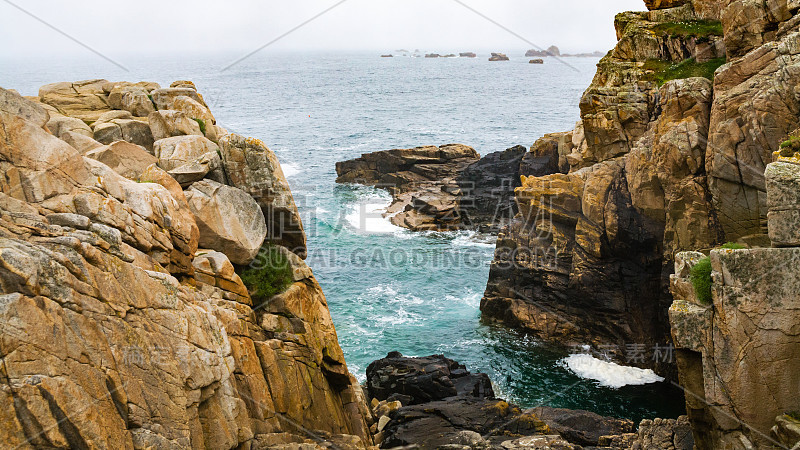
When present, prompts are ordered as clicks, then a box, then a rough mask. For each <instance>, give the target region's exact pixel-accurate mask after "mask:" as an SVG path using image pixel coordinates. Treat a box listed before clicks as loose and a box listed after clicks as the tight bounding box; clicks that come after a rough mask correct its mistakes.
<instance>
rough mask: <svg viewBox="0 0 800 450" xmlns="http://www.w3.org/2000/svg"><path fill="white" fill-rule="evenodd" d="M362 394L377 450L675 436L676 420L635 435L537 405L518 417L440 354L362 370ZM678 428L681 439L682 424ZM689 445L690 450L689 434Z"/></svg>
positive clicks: (396, 356) (581, 414)
mask: <svg viewBox="0 0 800 450" xmlns="http://www.w3.org/2000/svg"><path fill="white" fill-rule="evenodd" d="M367 393H368V394H369V396H370V397H372V402H371V405H372V410H373V414H374V416H375V418H376V421H375V424H374V425H373V432H375V433H376V439H377V441H378V442H379V443H381V446H382V447H383V448H392V447H395V446H400V445H418V446H420V448H442V447H440V446H444V445H447V446H450V447H448V448H481V449H495V448H497V449H516V448H553V449H557V448H564V449H572V448H583V447H582V446H591V447H596V446H599V445H601V442H605V443H608V444H609V447H610V443H611V442H612V441H616V442H617V443H621V442H625V443H629V444H630V445H631V446H632V445H633V443H634V442H637V441H638V442H647V443H648V445H649V444H651V443H656V442H661V441H663V440H665V439H666V438H667V436H669V439H670V440H672V437H673V436H677V435H679V434H680V431H679V428H680V427H676V426H675V423H676V421H675V420H671V421H670V420H661V419H656V420H655V421H643V422H642V425H641V426H640V429H639V433H638V435H637V434H636V433H635V432H634V431H635V430H634V426H633V422H631V421H630V420H626V419H614V418H611V417H603V416H600V415H597V414H595V413H592V412H589V411H581V410H568V409H560V408H550V407H542V406H540V407H535V408H530V409H527V410H523V409H522V408H520V407H519V406H517V405H514V404H512V403H508V402H506V401H504V400H502V399H497V398H495V397H494V392H493V391H492V388H491V385H490V383H489V379H488V377H487V376H486V375H485V374H471V373H469V372H468V371H467V370H466V368H465V367H464V366H463V365H460V364H458V363H457V362H455V361H453V360H450V359H447V358H445V357H444V356H442V355H435V356H428V357H404V356H403V355H401V354H400V353H398V352H392V353H390V354H389V355H388V356H387V357H386V358H383V359H380V360H377V361H374V362H373V363H371V364H370V365H369V367H368V368H367ZM654 422H655V423H654ZM679 422H680V421H679ZM680 423H682V424H683V428H680V430H683V431H684V435H685V434H686V431H687V430H688V421H687V420H686V419H685V418H684V419H683V421H682V422H680ZM640 436H641V437H640ZM654 436H656V437H655V438H654ZM685 437H686V436H684V438H685ZM689 438H690V439H689V441H688V442H689V447H688V449H691V433H690V432H689ZM684 440H685V439H684ZM531 446H532V447H531ZM537 446H538V447H537ZM615 448H631V447H622V446H619V445H618V446H616V447H615ZM633 448H637V447H633ZM638 448H657V447H652V446H645V447H638ZM662 448H668V447H662ZM675 448H680V449H684V448H687V447H685V446H680V447H675ZM688 449H687V450H688Z"/></svg>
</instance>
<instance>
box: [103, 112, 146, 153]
mask: <svg viewBox="0 0 800 450" xmlns="http://www.w3.org/2000/svg"><path fill="white" fill-rule="evenodd" d="M94 139H95V140H96V141H97V142H100V143H102V144H110V143H112V142H114V141H126V142H130V143H131V144H136V145H141V146H142V147H144V148H146V149H147V151H152V150H153V133H152V132H151V131H150V126H149V125H148V124H146V123H144V122H140V121H138V120H133V119H112V120H110V121H108V122H104V123H100V124H99V125H95V127H94Z"/></svg>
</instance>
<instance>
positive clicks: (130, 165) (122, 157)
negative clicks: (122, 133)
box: [84, 141, 158, 180]
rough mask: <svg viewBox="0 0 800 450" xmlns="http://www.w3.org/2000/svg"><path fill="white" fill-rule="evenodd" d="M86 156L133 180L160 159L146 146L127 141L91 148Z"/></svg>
mask: <svg viewBox="0 0 800 450" xmlns="http://www.w3.org/2000/svg"><path fill="white" fill-rule="evenodd" d="M84 156H86V157H87V158H91V159H94V160H97V161H100V162H101V163H103V164H105V165H107V166H108V167H110V168H111V169H113V170H114V171H115V172H117V173H118V174H120V175H122V176H123V177H125V178H129V179H131V180H137V179H138V178H139V175H141V174H142V172H144V171H145V169H147V167H148V166H150V165H151V164H155V163H156V162H158V159H157V158H156V157H155V156H153V155H151V154H150V153H149V152H148V151H147V150H145V149H144V147H141V146H138V145H135V144H131V143H129V142H125V141H116V142H112V143H111V144H109V145H106V146H103V147H99V148H96V149H93V150H90V151H88V152H86V154H85V155H84Z"/></svg>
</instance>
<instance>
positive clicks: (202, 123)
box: [192, 119, 206, 136]
mask: <svg viewBox="0 0 800 450" xmlns="http://www.w3.org/2000/svg"><path fill="white" fill-rule="evenodd" d="M192 120H194V121H195V122H197V125H199V126H200V132H201V133H203V136H205V135H206V122H205V121H204V120H203V119H192Z"/></svg>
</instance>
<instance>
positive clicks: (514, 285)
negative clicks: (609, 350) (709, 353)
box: [481, 78, 719, 358]
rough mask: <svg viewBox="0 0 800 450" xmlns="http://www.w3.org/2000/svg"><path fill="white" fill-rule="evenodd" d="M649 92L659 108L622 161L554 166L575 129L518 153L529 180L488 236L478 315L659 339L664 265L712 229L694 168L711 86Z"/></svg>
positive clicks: (556, 334) (590, 339) (607, 339)
mask: <svg viewBox="0 0 800 450" xmlns="http://www.w3.org/2000/svg"><path fill="white" fill-rule="evenodd" d="M657 94H658V96H657V97H658V103H657V104H656V107H657V108H658V110H659V111H660V114H659V115H658V117H656V118H655V119H654V120H653V121H652V122H651V123H650V124H649V126H648V130H647V131H646V132H644V133H643V134H642V136H640V140H639V141H638V142H637V144H636V145H635V146H633V148H632V149H631V150H630V151H629V152H628V153H627V154H626V155H624V156H622V157H615V158H612V159H609V160H606V161H603V162H601V163H597V164H594V165H592V166H590V167H585V168H580V169H577V167H578V166H574V165H573V166H571V167H572V169H570V171H569V173H560V172H561V170H563V169H566V168H565V167H561V164H559V163H558V162H559V161H561V157H562V155H564V154H565V153H566V152H568V151H570V149H573V150H574V148H575V147H574V146H573V145H574V141H576V140H577V141H578V144H579V145H583V143H582V142H581V141H582V138H580V137H579V138H578V139H575V133H576V132H577V131H576V132H573V133H572V138H573V139H569V134H567V135H563V134H558V135H548V136H546V137H545V138H543V139H541V140H540V141H539V142H538V143H537V144H536V145H534V147H533V148H532V150H533V151H535V152H536V153H533V152H532V153H529V155H531V154H535V155H542V156H536V158H537V160H539V161H542V162H540V163H539V164H538V167H533V166H532V165H531V164H530V162H531V161H536V160H534V159H533V158H529V159H527V161H528V165H527V167H528V169H527V170H530V171H533V172H534V176H529V177H526V176H523V182H522V186H520V187H518V188H517V189H516V200H517V203H518V205H519V212H520V215H519V216H518V217H517V218H516V219H514V220H513V221H512V222H511V224H510V225H509V226H508V227H506V228H504V229H503V230H502V231H501V233H500V235H499V237H498V243H497V250H496V252H495V259H494V261H493V263H492V267H491V269H490V275H489V283H488V285H487V289H486V292H485V294H484V298H483V299H482V301H481V311H482V312H483V317H484V318H486V319H490V320H498V321H501V322H503V323H505V324H508V325H510V326H513V327H516V328H521V329H524V330H527V331H529V332H532V333H535V334H537V335H538V336H540V337H542V338H545V339H548V340H559V341H560V342H573V343H578V344H587V343H588V344H592V345H595V346H599V345H616V346H618V347H619V348H620V349H624V348H625V344H626V343H628V342H637V343H644V344H647V345H651V346H652V345H656V344H664V343H666V342H667V341H668V339H669V328H668V324H667V317H666V309H667V308H668V306H669V303H670V302H671V298H670V295H669V292H668V284H667V283H668V278H667V277H668V271H665V265H667V264H670V263H669V261H670V260H671V257H672V256H671V255H672V254H674V252H675V251H677V250H688V249H693V248H703V247H708V246H710V245H711V244H713V243H714V242H716V241H717V240H718V239H719V233H718V231H717V228H718V227H717V225H716V222H715V220H714V214H713V211H712V208H711V204H710V202H709V200H708V197H709V195H708V192H707V187H706V183H705V173H704V135H705V133H706V130H707V127H708V117H709V111H710V106H711V83H710V82H709V81H708V80H705V79H702V78H690V79H686V80H675V81H670V82H668V83H666V84H665V85H664V86H663V87H662V88H661V89H659V90H658V91H657ZM527 156H528V155H526V157H527ZM525 162H526V159H523V163H525ZM532 167H533V168H532ZM546 170H549V171H552V172H551V173H552V174H548V175H544V176H535V175H536V174H541V173H543V172H544V171H546ZM553 172H555V173H553ZM665 272H667V274H666V275H665ZM617 356H618V357H620V358H621V357H622V356H623V355H622V353H621V352H620V353H617Z"/></svg>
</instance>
